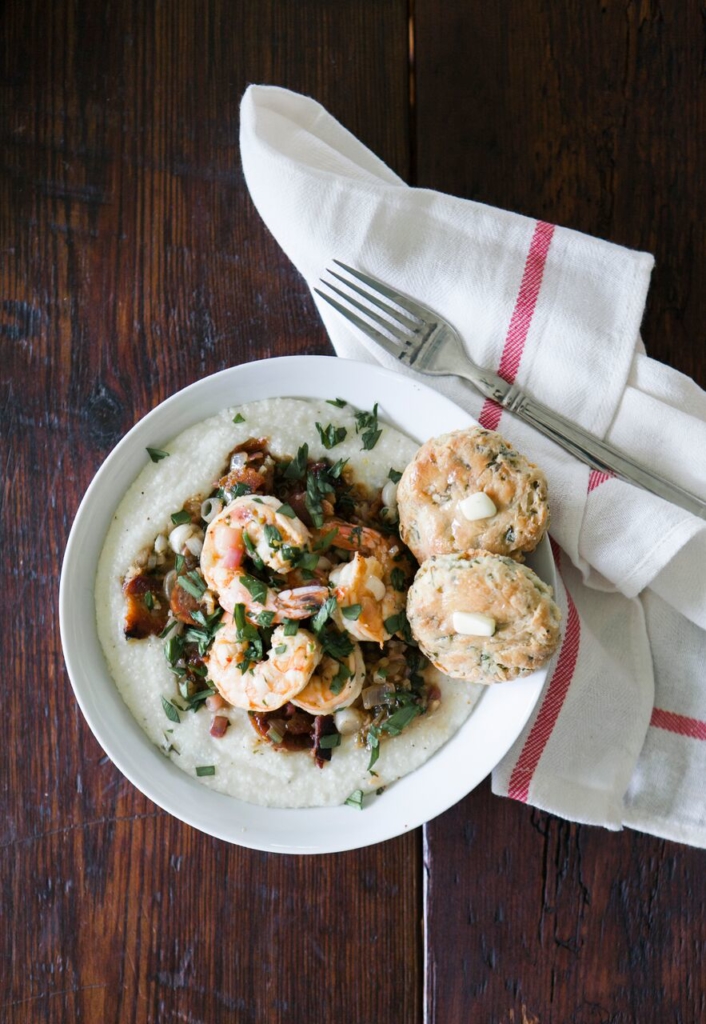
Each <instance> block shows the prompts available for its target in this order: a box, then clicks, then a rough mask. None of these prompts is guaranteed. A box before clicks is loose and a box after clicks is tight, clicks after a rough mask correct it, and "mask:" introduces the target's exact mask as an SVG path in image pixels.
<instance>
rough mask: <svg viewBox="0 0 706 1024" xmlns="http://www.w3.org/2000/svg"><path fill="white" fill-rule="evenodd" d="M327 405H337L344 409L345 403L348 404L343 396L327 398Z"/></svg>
mask: <svg viewBox="0 0 706 1024" xmlns="http://www.w3.org/2000/svg"><path fill="white" fill-rule="evenodd" d="M326 404H327V405H335V406H336V408H337V409H342V408H343V406H344V405H348V402H345V401H344V400H343V399H342V398H327V399H326Z"/></svg>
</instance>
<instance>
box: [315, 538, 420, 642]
mask: <svg viewBox="0 0 706 1024" xmlns="http://www.w3.org/2000/svg"><path fill="white" fill-rule="evenodd" d="M333 527H336V528H337V530H338V533H337V534H336V536H335V538H334V540H333V544H334V546H335V547H337V548H342V549H344V550H348V551H355V555H354V556H353V561H351V562H346V563H344V564H343V565H339V566H336V568H335V569H334V570H333V572H332V573H331V575H330V576H329V582H330V583H332V584H334V585H335V590H334V594H335V596H336V600H337V602H338V607H337V609H336V611H335V613H334V621H335V622H336V624H337V626H338V627H339V629H345V630H346V631H347V632H348V633H350V634H351V636H353V637H355V638H356V640H369V641H372V642H373V643H377V644H380V646H382V645H383V644H384V642H385V641H386V640H389V639H390V637H391V636H392V635H393V634H392V633H390V632H389V630H388V629H387V627H386V625H385V623H386V622H387V620H388V619H390V618H391V617H392V616H397V615H398V614H399V613H400V612H401V611H403V610H404V607H405V602H406V597H407V588H408V586H409V583H410V581H411V578H412V571H411V564H410V560H409V557H408V556H407V554H406V553H405V552H404V549H403V548H402V545H401V544H400V542H399V541H398V540H397V538H396V537H386V536H385V535H384V534H382V533H378V531H377V530H372V529H370V528H369V527H367V526H352V525H351V524H350V523H344V522H341V521H339V520H330V521H329V522H327V523H326V526H325V528H324V531H325V532H328V531H330V530H331V529H332V528H333ZM358 606H359V612H358V614H357V615H354V616H351V617H349V616H347V615H346V614H345V609H346V608H357V607H358Z"/></svg>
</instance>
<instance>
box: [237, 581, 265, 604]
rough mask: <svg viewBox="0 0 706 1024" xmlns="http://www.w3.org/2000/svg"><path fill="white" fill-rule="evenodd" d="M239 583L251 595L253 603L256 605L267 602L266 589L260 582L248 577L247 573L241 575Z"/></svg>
mask: <svg viewBox="0 0 706 1024" xmlns="http://www.w3.org/2000/svg"><path fill="white" fill-rule="evenodd" d="M240 582H241V583H242V585H243V586H244V587H245V589H246V590H247V591H248V592H249V593H250V594H251V596H252V598H253V600H254V601H257V603H258V604H264V603H265V601H266V600H267V587H266V585H265V584H264V583H263V582H262V580H258V579H255V577H254V576H248V574H247V573H243V575H242V576H241V577H240Z"/></svg>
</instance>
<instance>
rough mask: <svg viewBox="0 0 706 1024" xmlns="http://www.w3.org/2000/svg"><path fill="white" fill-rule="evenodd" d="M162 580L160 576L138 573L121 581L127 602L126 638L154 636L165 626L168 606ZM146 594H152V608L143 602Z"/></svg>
mask: <svg viewBox="0 0 706 1024" xmlns="http://www.w3.org/2000/svg"><path fill="white" fill-rule="evenodd" d="M163 582H164V581H163V579H162V577H161V576H150V575H148V574H147V573H138V574H137V575H136V576H132V577H131V578H130V579H129V580H126V581H125V583H123V593H124V595H125V600H126V602H127V609H126V611H125V627H124V631H125V636H126V637H127V639H128V640H144V638H145V637H147V636H156V635H157V634H158V633H161V632H162V630H163V629H164V627H165V626H166V624H167V612H168V610H169V606H168V604H167V599H166V597H165V596H164V590H163V589H162V587H163ZM146 594H151V595H152V608H148V607H147V605H146V604H145V595H146Z"/></svg>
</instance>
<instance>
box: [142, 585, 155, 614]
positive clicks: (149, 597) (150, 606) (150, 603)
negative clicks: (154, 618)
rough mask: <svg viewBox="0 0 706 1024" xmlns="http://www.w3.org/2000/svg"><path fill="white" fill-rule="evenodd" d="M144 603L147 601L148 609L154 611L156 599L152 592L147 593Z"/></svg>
mask: <svg viewBox="0 0 706 1024" xmlns="http://www.w3.org/2000/svg"><path fill="white" fill-rule="evenodd" d="M144 601H145V605H146V606H147V608H148V609H149V610H150V611H152V609H153V608H154V597H153V596H152V591H151V590H148V591H147V592H146V593H145V597H144Z"/></svg>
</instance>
